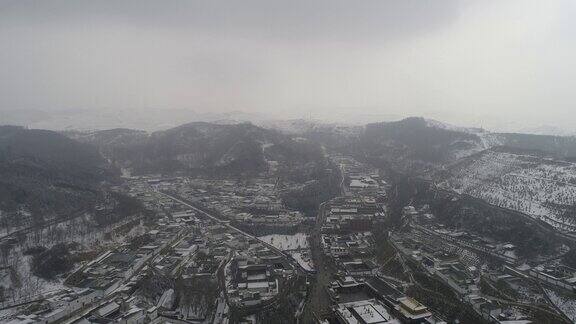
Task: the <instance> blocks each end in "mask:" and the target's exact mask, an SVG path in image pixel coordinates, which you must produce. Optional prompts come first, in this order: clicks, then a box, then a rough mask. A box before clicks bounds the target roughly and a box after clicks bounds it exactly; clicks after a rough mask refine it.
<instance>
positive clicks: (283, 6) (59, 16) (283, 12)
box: [0, 0, 462, 42]
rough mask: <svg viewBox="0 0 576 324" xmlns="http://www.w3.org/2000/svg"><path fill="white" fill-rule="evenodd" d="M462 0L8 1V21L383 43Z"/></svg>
mask: <svg viewBox="0 0 576 324" xmlns="http://www.w3.org/2000/svg"><path fill="white" fill-rule="evenodd" d="M461 4H462V2H459V1H456V0H443V1H434V0H402V1H392V0H363V1H352V0H316V1H309V0H290V1H274V0H243V1H226V0H209V1H197V0H191V1H183V0H171V1H159V0H158V1H152V0H134V1H114V0H112V1H88V0H84V1H82V0H80V1H78V0H76V1H75V0H68V1H65V0H56V1H43V0H36V1H30V0H16V1H6V0H4V1H2V3H1V4H0V6H1V7H0V21H3V22H4V24H54V23H56V24H62V25H67V24H69V25H70V26H71V27H74V26H78V24H79V25H84V26H85V27H86V28H90V27H93V26H94V25H95V24H102V23H104V24H105V23H109V24H114V23H123V24H133V25H135V26H139V27H144V28H185V29H189V30H192V31H195V32H204V33H208V34H213V35H227V36H234V37H246V38H263V39H270V38H272V39H274V40H279V39H280V40H292V41H300V40H303V39H312V40H315V41H325V40H327V41H347V42H349V41H358V40H371V41H381V40H386V39H388V38H390V37H392V38H396V37H406V36H409V35H412V34H416V35H417V34H420V33H427V32H430V31H431V30H434V29H436V28H439V27H442V26H444V25H446V24H449V23H450V22H452V21H453V20H454V19H456V18H457V15H458V11H459V7H460V6H461Z"/></svg>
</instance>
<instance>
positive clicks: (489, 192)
mask: <svg viewBox="0 0 576 324" xmlns="http://www.w3.org/2000/svg"><path fill="white" fill-rule="evenodd" d="M448 171H449V172H450V176H449V177H448V178H447V179H444V182H443V183H442V184H441V186H443V187H445V188H447V189H450V190H454V191H456V192H458V193H461V194H468V195H471V196H473V197H476V198H481V199H483V200H485V201H487V202H489V203H491V204H494V205H497V206H500V207H504V208H509V209H512V210H516V211H520V212H523V213H526V214H528V215H530V216H532V217H534V218H538V219H541V220H542V221H544V222H546V223H548V224H550V225H552V226H554V227H556V228H558V229H561V230H565V231H576V215H575V214H574V205H575V204H576V164H574V163H569V162H564V161H554V160H551V159H546V158H541V157H537V156H532V155H523V154H519V153H510V152H504V151H502V150H486V151H484V152H481V153H479V154H477V155H474V156H472V157H470V158H467V159H464V160H462V161H460V162H459V163H456V164H454V165H453V166H452V167H451V168H450V169H449V170H448Z"/></svg>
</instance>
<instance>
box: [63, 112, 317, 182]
mask: <svg viewBox="0 0 576 324" xmlns="http://www.w3.org/2000/svg"><path fill="white" fill-rule="evenodd" d="M70 135H71V136H73V137H74V138H76V139H78V140H79V141H82V142H85V143H90V144H93V145H96V146H97V147H99V148H100V150H101V152H103V153H104V154H105V155H106V156H107V157H108V158H109V159H110V160H111V161H112V162H114V163H116V164H117V165H119V166H121V167H124V168H130V169H132V170H133V171H134V172H135V173H136V174H146V173H166V174H168V173H177V172H184V173H189V174H194V173H208V174H220V175H238V174H256V173H259V172H263V171H266V170H268V169H269V168H270V167H271V165H272V166H273V165H275V164H277V163H279V164H284V165H287V164H302V163H307V162H311V161H317V160H318V159H322V158H323V157H322V156H321V152H320V149H319V147H317V146H314V145H312V144H311V143H308V142H306V141H299V140H297V139H295V138H293V137H291V136H287V135H285V134H282V133H280V132H278V131H275V130H269V129H264V128H261V127H258V126H255V125H253V124H250V123H240V124H214V123H206V122H193V123H188V124H184V125H181V126H178V127H174V128H171V129H168V130H165V131H157V132H154V133H150V134H149V133H146V132H142V131H135V130H126V129H116V130H108V131H98V132H90V133H75V134H70Z"/></svg>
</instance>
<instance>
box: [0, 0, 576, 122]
mask: <svg viewBox="0 0 576 324" xmlns="http://www.w3.org/2000/svg"><path fill="white" fill-rule="evenodd" d="M575 17H576V1H573V0H545V1H544V0H388V1H387V0H362V1H352V0H350V1H344V0H316V1H314V0H286V1H274V0H229V1H221V0H205V1H193V0H188V1H178V0H171V1H165V0H164V1H151V0H135V1H121V0H111V1H88V0H86V1H82V0H70V1H56V0H38V1H27V0H13V1H8V0H0V113H1V111H2V110H5V111H6V110H15V109H18V110H25V109H40V110H62V109H92V110H96V109H103V108H123V109H133V110H134V111H138V110H139V109H143V108H155V109H182V108H184V109H193V110H197V111H210V112H214V111H222V112H223V111H231V110H240V111H245V112H263V113H266V114H268V115H274V116H278V117H298V116H307V115H308V114H309V113H312V114H313V115H315V117H323V116H329V115H330V111H339V112H340V111H345V112H347V113H349V114H350V113H352V114H353V113H358V114H374V115H386V114H396V115H402V116H405V115H426V116H430V117H436V118H440V119H445V120H447V121H450V122H463V123H476V124H482V123H484V122H489V121H491V122H494V121H501V122H503V123H507V122H512V120H511V119H510V118H514V119H517V120H513V122H518V121H522V122H526V123H532V124H534V123H542V124H550V125H556V124H557V125H560V126H563V127H574V126H576V105H575V102H576V89H575V87H576V63H575V62H576V59H575V58H576V19H574V18H575ZM575 128H576V127H575Z"/></svg>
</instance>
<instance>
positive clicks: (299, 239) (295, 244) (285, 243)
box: [260, 233, 309, 251]
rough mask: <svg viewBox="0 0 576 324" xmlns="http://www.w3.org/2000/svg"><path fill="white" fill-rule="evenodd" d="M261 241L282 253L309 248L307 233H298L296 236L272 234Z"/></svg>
mask: <svg viewBox="0 0 576 324" xmlns="http://www.w3.org/2000/svg"><path fill="white" fill-rule="evenodd" d="M260 239H261V240H263V241H264V242H266V243H268V244H270V245H272V246H274V247H276V248H277V249H279V250H282V251H294V250H301V249H307V248H308V247H309V245H308V235H307V234H305V233H296V234H294V235H282V234H272V235H266V236H261V237H260Z"/></svg>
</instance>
